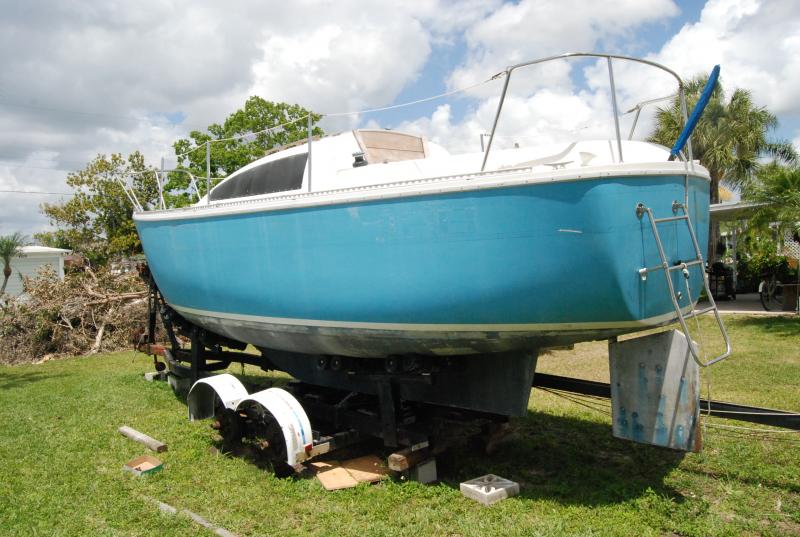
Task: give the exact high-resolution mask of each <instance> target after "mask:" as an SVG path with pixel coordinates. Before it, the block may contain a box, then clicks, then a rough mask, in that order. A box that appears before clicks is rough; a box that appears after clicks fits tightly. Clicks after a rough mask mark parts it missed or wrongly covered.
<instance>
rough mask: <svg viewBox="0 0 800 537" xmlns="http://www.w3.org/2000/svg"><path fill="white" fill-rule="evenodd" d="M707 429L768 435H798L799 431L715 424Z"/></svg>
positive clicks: (711, 424)
mask: <svg viewBox="0 0 800 537" xmlns="http://www.w3.org/2000/svg"><path fill="white" fill-rule="evenodd" d="M708 426H709V427H714V428H716V429H728V430H731V431H750V432H754V433H769V434H800V431H776V430H775V429H756V428H754V427H743V426H741V425H720V424H717V423H710V424H708Z"/></svg>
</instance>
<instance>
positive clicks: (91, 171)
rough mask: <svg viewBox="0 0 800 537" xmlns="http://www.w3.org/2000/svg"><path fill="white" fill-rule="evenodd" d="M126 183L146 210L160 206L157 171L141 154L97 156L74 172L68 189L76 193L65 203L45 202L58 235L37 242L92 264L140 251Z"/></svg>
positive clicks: (43, 236) (43, 235)
mask: <svg viewBox="0 0 800 537" xmlns="http://www.w3.org/2000/svg"><path fill="white" fill-rule="evenodd" d="M121 183H124V184H126V185H128V186H129V187H130V188H132V190H133V192H134V193H135V194H136V197H137V198H138V200H139V202H140V203H141V204H142V205H143V206H145V207H153V206H155V205H156V200H157V197H158V187H157V185H156V182H155V176H154V172H153V169H152V168H148V167H147V166H145V163H144V156H142V154H141V153H139V152H138V151H136V152H134V153H132V154H131V155H129V156H128V158H127V159H126V158H124V157H123V156H122V155H120V154H113V155H111V156H110V157H107V156H106V155H98V156H97V157H95V159H94V160H92V161H91V162H89V163H88V164H87V165H86V167H85V168H84V169H83V170H80V171H78V172H73V173H70V174H69V175H68V176H67V185H69V186H70V187H72V188H73V189H74V192H75V193H74V195H73V196H72V197H71V198H70V199H69V200H67V201H66V202H64V203H53V204H51V203H45V204H43V205H42V207H41V209H42V212H43V213H44V214H45V215H46V216H47V217H48V218H49V219H50V223H51V224H53V225H54V226H56V228H57V229H56V231H53V232H46V233H40V234H37V235H36V239H37V240H39V241H40V242H41V243H42V244H44V245H46V246H57V247H61V248H69V249H71V250H75V251H78V252H81V253H83V254H84V255H85V256H86V257H87V259H88V260H89V262H90V263H92V264H95V265H103V264H105V263H106V262H107V261H108V260H109V259H111V258H114V257H120V256H130V255H134V254H137V253H140V252H141V248H142V246H141V243H140V242H139V236H138V235H137V233H136V228H135V226H134V223H133V218H132V212H133V207H132V206H131V203H130V201H129V199H128V197H127V195H126V193H125V192H124V190H123V188H122V185H121Z"/></svg>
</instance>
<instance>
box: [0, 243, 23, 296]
mask: <svg viewBox="0 0 800 537" xmlns="http://www.w3.org/2000/svg"><path fill="white" fill-rule="evenodd" d="M24 244H25V236H24V235H23V234H22V233H19V232H16V233H13V234H11V235H6V236H2V237H0V259H2V260H3V286H2V287H0V295H2V294H3V293H5V292H6V285H8V279H9V278H10V277H11V258H12V257H15V256H17V255H19V254H21V253H22V246H23V245H24Z"/></svg>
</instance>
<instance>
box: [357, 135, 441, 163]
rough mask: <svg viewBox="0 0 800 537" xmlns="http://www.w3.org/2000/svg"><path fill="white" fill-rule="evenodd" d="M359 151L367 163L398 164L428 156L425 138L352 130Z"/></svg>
mask: <svg viewBox="0 0 800 537" xmlns="http://www.w3.org/2000/svg"><path fill="white" fill-rule="evenodd" d="M353 134H354V135H355V137H356V140H357V141H358V145H359V147H360V148H361V151H362V152H363V153H364V157H365V159H366V161H367V162H368V163H378V162H383V163H386V162H398V161H401V160H415V159H421V158H426V157H427V156H428V144H427V143H426V141H425V138H423V137H421V136H414V135H413V134H405V133H402V132H394V131H387V130H367V129H359V130H354V131H353Z"/></svg>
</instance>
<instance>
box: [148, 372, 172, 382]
mask: <svg viewBox="0 0 800 537" xmlns="http://www.w3.org/2000/svg"><path fill="white" fill-rule="evenodd" d="M144 380H146V381H147V382H153V381H155V380H167V372H166V371H151V372H149V373H145V374H144Z"/></svg>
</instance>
